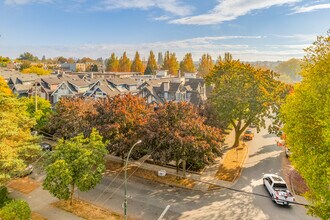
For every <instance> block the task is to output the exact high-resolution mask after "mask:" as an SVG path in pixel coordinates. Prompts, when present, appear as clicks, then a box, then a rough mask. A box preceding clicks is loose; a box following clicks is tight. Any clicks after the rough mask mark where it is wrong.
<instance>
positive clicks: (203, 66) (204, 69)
mask: <svg viewBox="0 0 330 220" xmlns="http://www.w3.org/2000/svg"><path fill="white" fill-rule="evenodd" d="M212 68H213V61H212V57H211V55H209V54H203V56H202V59H201V61H200V63H199V65H198V74H199V75H200V76H202V77H204V76H206V75H208V74H209V73H210V71H211V70H212Z"/></svg>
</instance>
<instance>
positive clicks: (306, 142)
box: [281, 36, 330, 220]
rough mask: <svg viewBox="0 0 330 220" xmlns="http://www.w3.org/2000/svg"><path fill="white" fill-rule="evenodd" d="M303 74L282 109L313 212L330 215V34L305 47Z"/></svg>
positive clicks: (322, 216) (295, 163)
mask: <svg viewBox="0 0 330 220" xmlns="http://www.w3.org/2000/svg"><path fill="white" fill-rule="evenodd" d="M305 51H306V52H307V55H306V56H305V58H304V64H303V67H302V71H301V75H302V77H303V79H302V82H301V83H299V84H296V85H295V87H294V91H293V92H292V93H291V94H290V95H289V96H288V97H287V99H286V102H285V104H284V105H283V107H282V109H281V113H282V120H283V122H284V132H285V134H286V142H287V144H288V146H290V150H291V151H292V156H291V157H290V160H291V161H292V163H293V165H294V167H295V168H296V169H297V170H298V172H299V173H300V174H301V175H302V177H303V178H304V179H305V181H306V183H307V185H308V188H309V191H308V192H307V194H306V196H307V199H308V200H309V201H310V202H311V205H310V206H308V208H309V213H311V214H313V215H315V216H318V217H320V218H321V219H324V220H326V219H330V212H329V210H330V191H329V185H330V178H329V167H330V160H329V158H330V151H329V149H330V92H329V91H330V77H329V74H330V36H327V37H318V38H317V41H315V42H314V43H313V45H312V46H311V47H309V48H307V49H306V50H305Z"/></svg>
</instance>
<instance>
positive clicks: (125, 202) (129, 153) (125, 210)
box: [124, 140, 142, 220]
mask: <svg viewBox="0 0 330 220" xmlns="http://www.w3.org/2000/svg"><path fill="white" fill-rule="evenodd" d="M140 143H142V141H141V140H138V141H137V142H136V143H135V144H133V146H132V147H131V149H130V150H129V152H128V155H127V157H126V161H125V167H124V168H125V201H124V219H125V220H127V214H126V213H127V164H128V158H129V156H130V155H131V152H132V150H133V148H134V147H135V145H137V144H140Z"/></svg>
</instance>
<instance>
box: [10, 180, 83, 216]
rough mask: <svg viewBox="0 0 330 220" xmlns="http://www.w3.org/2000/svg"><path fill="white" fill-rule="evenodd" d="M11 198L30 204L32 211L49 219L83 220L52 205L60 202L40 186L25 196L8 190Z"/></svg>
mask: <svg viewBox="0 0 330 220" xmlns="http://www.w3.org/2000/svg"><path fill="white" fill-rule="evenodd" d="M8 190H9V193H10V197H11V198H16V199H23V200H25V201H27V202H28V203H29V206H30V208H31V210H32V211H34V212H37V213H39V214H41V215H42V216H43V217H45V218H47V219H50V220H52V219H54V220H55V219H61V220H80V219H82V218H80V217H78V216H76V215H73V214H71V213H69V212H66V211H64V210H61V209H58V208H56V207H54V206H52V205H51V203H53V202H56V201H58V199H56V198H55V197H53V196H52V195H51V194H50V193H49V192H48V191H45V190H43V189H42V186H39V187H38V188H36V189H35V190H34V191H32V192H31V193H29V194H23V193H21V192H19V191H16V190H13V189H11V188H8Z"/></svg>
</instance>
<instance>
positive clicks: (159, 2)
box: [97, 0, 193, 16]
mask: <svg viewBox="0 0 330 220" xmlns="http://www.w3.org/2000/svg"><path fill="white" fill-rule="evenodd" d="M129 8H131V9H142V10H146V9H149V8H160V9H162V10H164V11H166V12H169V13H171V14H174V15H178V16H186V15H189V14H190V13H191V12H192V10H193V8H192V7H191V6H188V5H184V4H183V3H182V2H181V1H179V0H125V1H123V0H103V1H102V3H101V6H100V7H97V9H98V10H114V9H129Z"/></svg>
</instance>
